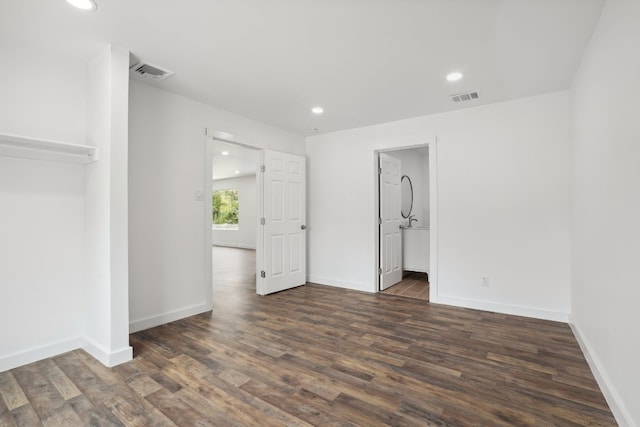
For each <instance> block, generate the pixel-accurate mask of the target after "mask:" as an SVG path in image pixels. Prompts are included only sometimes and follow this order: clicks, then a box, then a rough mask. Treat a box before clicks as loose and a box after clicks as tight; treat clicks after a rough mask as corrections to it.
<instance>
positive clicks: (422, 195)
mask: <svg viewBox="0 0 640 427" xmlns="http://www.w3.org/2000/svg"><path fill="white" fill-rule="evenodd" d="M387 154H389V155H391V156H393V157H395V158H396V159H398V160H400V161H401V162H402V175H407V176H409V178H411V185H412V186H413V208H412V210H411V215H415V217H416V219H417V220H418V222H414V223H413V225H414V226H428V225H429V154H428V151H427V149H426V148H411V149H409V150H398V151H391V152H389V153H387ZM403 202H404V200H403Z"/></svg>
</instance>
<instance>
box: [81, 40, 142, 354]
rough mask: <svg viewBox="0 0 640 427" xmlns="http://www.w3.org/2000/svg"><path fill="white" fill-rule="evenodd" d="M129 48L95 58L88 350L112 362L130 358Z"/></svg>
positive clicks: (87, 240)
mask: <svg viewBox="0 0 640 427" xmlns="http://www.w3.org/2000/svg"><path fill="white" fill-rule="evenodd" d="M128 88H129V52H128V51H127V50H125V49H122V48H118V47H113V46H108V47H107V48H106V49H105V50H104V51H103V52H102V53H101V54H100V55H98V56H97V57H96V58H95V59H94V60H92V61H91V62H90V64H89V92H88V97H87V99H88V102H87V111H88V124H89V127H88V129H89V138H88V139H89V142H90V143H91V145H94V146H96V147H97V148H98V161H97V162H94V163H90V164H88V165H87V166H86V197H85V212H86V223H85V249H86V256H85V264H84V271H85V274H84V276H85V287H86V290H87V300H86V336H85V338H86V340H87V350H88V351H89V352H90V353H91V354H92V355H93V356H94V357H96V358H97V359H99V360H100V361H101V362H102V363H104V364H105V365H107V366H113V365H117V364H119V363H122V362H125V361H127V360H130V359H131V358H132V356H133V353H132V349H131V347H130V346H129V325H128V323H129V302H128V298H129V295H128V288H129V284H128V268H129V267H128V240H127V239H128V228H127V227H128V223H127V221H128V213H127V187H128V185H127V173H128V171H127V156H128V108H127V107H128V105H129V99H128V94H129V90H128Z"/></svg>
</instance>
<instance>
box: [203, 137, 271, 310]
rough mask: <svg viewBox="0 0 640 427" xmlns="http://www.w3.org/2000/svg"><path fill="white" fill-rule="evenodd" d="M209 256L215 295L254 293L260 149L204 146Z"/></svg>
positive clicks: (217, 144)
mask: <svg viewBox="0 0 640 427" xmlns="http://www.w3.org/2000/svg"><path fill="white" fill-rule="evenodd" d="M207 155H208V157H209V158H210V162H211V163H210V164H211V169H210V170H211V175H210V181H211V182H210V188H207V190H206V192H205V199H204V201H205V203H208V204H210V209H209V210H208V212H210V216H209V219H208V221H209V223H210V233H211V239H210V244H211V246H210V248H211V249H210V253H211V277H212V280H211V282H212V286H213V293H214V295H215V294H216V293H224V295H225V299H226V298H228V297H230V298H236V297H237V298H240V299H241V298H242V296H243V295H246V294H255V291H256V241H257V218H258V209H259V206H258V178H257V173H258V172H259V163H260V150H258V149H254V148H251V147H247V146H243V145H239V144H235V143H232V142H228V141H223V140H219V139H215V138H214V139H213V140H211V141H210V142H208V149H207Z"/></svg>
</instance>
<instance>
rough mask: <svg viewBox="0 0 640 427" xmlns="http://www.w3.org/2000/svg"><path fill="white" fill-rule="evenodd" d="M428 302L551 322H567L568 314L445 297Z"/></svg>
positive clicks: (432, 298) (435, 296) (431, 298)
mask: <svg viewBox="0 0 640 427" xmlns="http://www.w3.org/2000/svg"><path fill="white" fill-rule="evenodd" d="M429 298H430V299H429V302H432V303H434V304H444V305H452V306H455V307H464V308H472V309H475V310H483V311H491V312H494V313H501V314H511V315H514V316H524V317H532V318H535V319H543V320H553V321H555V322H565V323H567V322H568V321H569V313H565V312H562V311H552V310H542V309H539V308H535V307H524V306H520V305H510V304H497V303H494V302H490V301H482V300H475V299H467V298H457V297H447V296H441V295H434V296H433V297H432V296H431V295H430V296H429Z"/></svg>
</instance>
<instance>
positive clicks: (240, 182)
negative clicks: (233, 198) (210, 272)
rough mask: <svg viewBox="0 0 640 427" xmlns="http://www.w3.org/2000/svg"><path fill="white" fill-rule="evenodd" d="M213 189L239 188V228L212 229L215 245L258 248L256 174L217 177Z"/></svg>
mask: <svg viewBox="0 0 640 427" xmlns="http://www.w3.org/2000/svg"><path fill="white" fill-rule="evenodd" d="M212 189H213V190H234V189H235V190H238V206H239V212H238V230H211V239H212V242H213V244H214V245H219V246H229V247H234V248H245V249H255V248H256V225H257V218H258V206H257V201H258V196H257V188H256V176H255V175H249V176H242V177H238V178H229V179H217V180H215V181H213V182H212Z"/></svg>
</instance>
